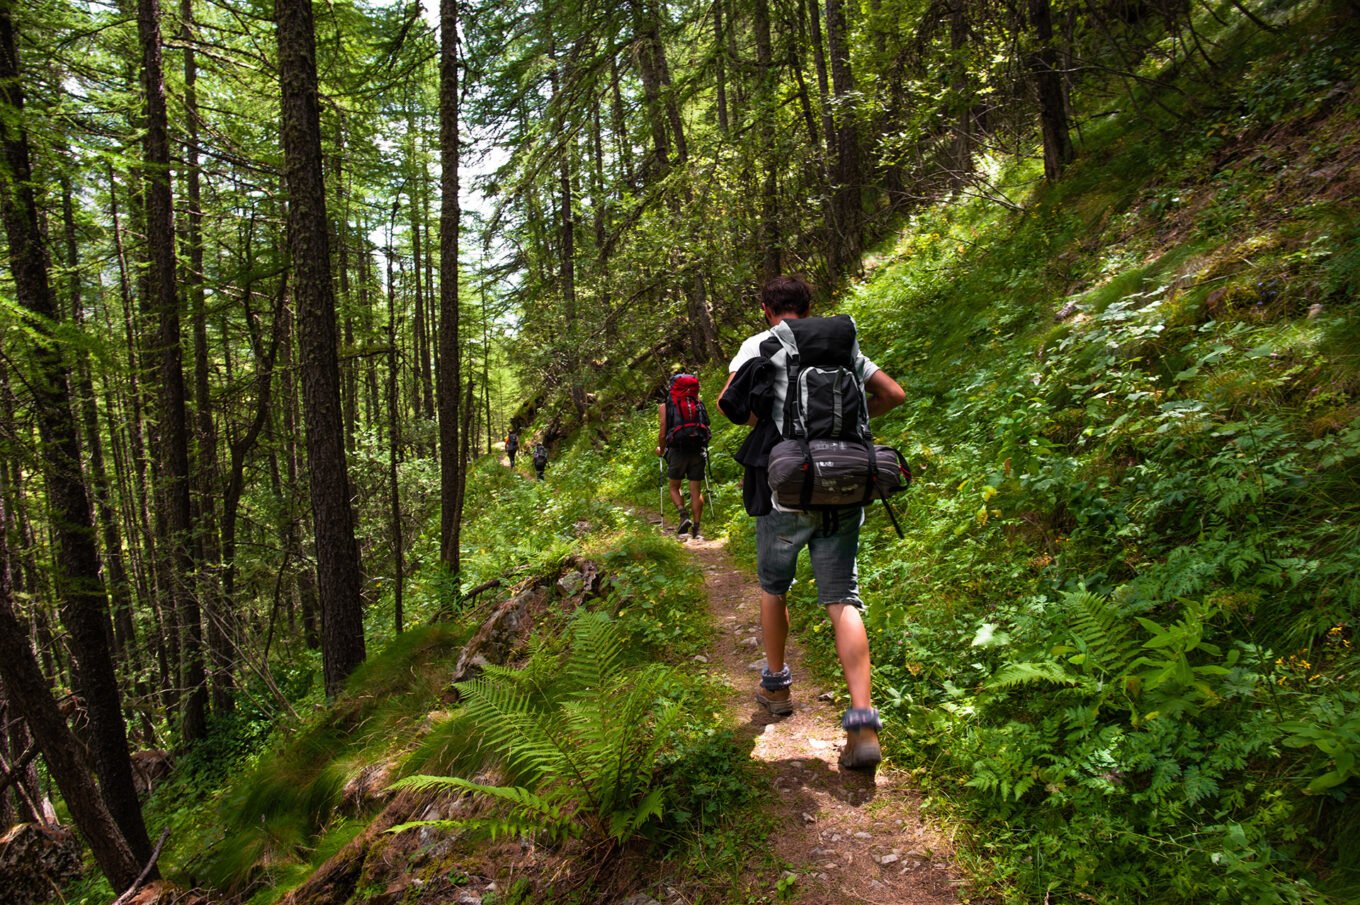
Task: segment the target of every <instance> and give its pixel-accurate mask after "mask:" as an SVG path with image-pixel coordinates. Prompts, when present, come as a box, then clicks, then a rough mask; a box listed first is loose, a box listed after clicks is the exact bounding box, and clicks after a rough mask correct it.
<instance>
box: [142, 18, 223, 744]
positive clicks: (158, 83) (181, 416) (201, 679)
mask: <svg viewBox="0 0 1360 905" xmlns="http://www.w3.org/2000/svg"><path fill="white" fill-rule="evenodd" d="M137 32H138V36H139V38H140V40H141V45H142V92H143V94H144V97H145V103H146V136H145V138H144V139H143V144H142V147H143V152H142V153H143V164H144V166H145V167H146V171H145V186H146V187H145V192H146V244H147V251H148V254H149V257H150V267H149V268H148V270H147V288H148V290H149V291H148V295H149V299H150V301H151V305H152V307H153V308H154V309H155V311H156V315H157V321H158V326H159V333H158V339H157V343H156V347H155V349H154V351H153V354H154V356H155V358H156V359H157V360H158V361H159V362H160V379H161V387H160V390H161V423H160V450H161V456H162V460H161V475H160V477H161V481H162V486H161V492H160V494H159V496H160V499H161V505H162V507H163V509H162V511H163V512H164V519H165V534H166V543H167V545H168V546H169V548H170V550H169V551H168V552H169V554H170V563H171V568H170V580H169V588H170V596H171V600H172V601H173V604H172V605H173V606H174V610H175V613H176V614H177V615H178V617H179V623H180V626H181V627H182V629H183V632H184V634H183V638H182V640H181V643H182V644H183V645H184V647H183V656H184V661H183V668H184V676H183V683H184V688H185V690H186V694H185V697H184V700H183V702H182V706H183V712H182V714H181V716H182V722H181V724H180V732H181V734H182V735H183V736H184V740H185V741H188V742H193V741H195V740H197V739H199V738H202V737H203V734H204V732H205V731H206V729H207V709H208V708H207V704H208V687H207V678H206V675H205V672H204V668H203V623H202V619H201V617H200V613H199V608H198V597H197V594H196V592H195V590H194V588H193V587H192V584H191V581H192V579H191V576H192V575H193V574H194V559H193V554H192V552H191V542H192V537H191V534H190V532H191V531H192V530H193V524H192V522H193V519H192V516H191V506H190V496H189V428H188V416H187V412H186V406H185V386H184V363H183V354H182V352H181V349H180V321H179V297H178V293H177V290H176V285H175V224H174V207H173V202H172V199H171V195H170V138H169V128H168V125H167V118H166V109H165V79H164V75H163V72H162V62H161V30H160V3H159V0H138V4H137ZM199 264H200V267H201V265H202V261H201V257H200V261H199Z"/></svg>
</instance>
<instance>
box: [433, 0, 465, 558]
mask: <svg viewBox="0 0 1360 905" xmlns="http://www.w3.org/2000/svg"><path fill="white" fill-rule="evenodd" d="M439 28H440V47H439V164H440V177H439V187H440V191H441V192H442V195H443V197H442V198H441V199H440V211H439V374H438V384H437V386H436V392H437V393H438V394H439V497H440V501H441V503H442V509H441V514H440V526H439V527H440V560H441V561H442V562H443V563H444V565H445V567H446V568H448V569H449V570H450V571H451V572H453V573H454V574H455V575H456V574H457V573H458V571H459V569H460V567H461V562H460V557H459V539H460V538H459V536H460V534H461V533H462V527H463V508H462V507H463V482H464V480H466V476H465V474H464V471H463V460H462V455H461V452H462V446H461V444H460V443H459V431H460V428H461V424H460V418H459V407H460V405H461V402H462V400H461V398H460V395H461V394H460V392H459V391H460V389H461V386H462V384H461V382H460V380H461V377H462V374H461V368H462V363H461V359H462V356H461V355H460V354H459V348H458V227H459V223H458V220H459V216H460V213H461V211H460V209H459V203H458V152H459V143H458V0H439Z"/></svg>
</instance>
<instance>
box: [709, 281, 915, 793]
mask: <svg viewBox="0 0 1360 905" xmlns="http://www.w3.org/2000/svg"><path fill="white" fill-rule="evenodd" d="M811 303H812V291H811V289H810V288H809V287H808V285H807V284H806V283H804V282H803V281H802V280H800V279H797V278H795V277H787V276H781V277H775V278H774V279H773V280H771V281H770V282H769V283H767V284H766V285H765V286H764V288H762V289H761V291H760V304H761V310H762V311H763V313H764V316H765V322H766V323H767V324H769V325H770V329H769V330H765V331H763V332H761V333H757V334H756V335H754V336H751V337H749V338H748V339H747V340H746V341H745V342H743V343H742V344H741V349H740V350H739V351H738V352H737V354H736V356H735V357H733V359H732V363H731V365H730V366H729V368H728V370H729V372H730V373H729V375H728V378H727V385H726V386H725V387H724V388H723V392H722V396H721V398H720V399H719V400H718V407H719V408H721V409H722V411H723V414H725V415H727V417H728V418H730V419H731V420H732V421H733V422H735V423H737V424H746V425H750V426H751V427H752V428H753V430H752V431H751V433H750V435H749V436H748V437H747V438H746V442H745V443H744V444H743V445H742V447H741V449H740V450H738V452H737V455H736V459H737V461H738V462H740V463H741V464H742V465H743V466H745V469H746V472H745V482H744V486H743V498H744V499H743V502H744V503H745V504H746V511H747V512H748V513H749V514H751V515H753V516H755V517H756V567H757V572H758V577H759V580H760V589H761V594H760V624H761V629H762V632H763V634H764V636H765V667H764V669H762V670H761V678H760V687H759V688H758V689H757V691H756V702H757V703H758V704H760V706H762V707H764V708H765V709H766V710H768V711H769V712H770V713H772V714H775V715H784V714H788V713H792V712H793V701H792V697H791V695H790V692H789V687H790V685H792V683H793V678H792V676H791V674H790V672H789V668H788V665H787V664H786V663H785V662H784V645H785V642H786V640H787V638H788V632H789V611H788V607H787V604H786V601H787V594H788V590H789V587H790V586H791V585H792V584H793V579H794V572H795V569H796V567H797V563H798V553H799V551H800V550H802V549H803V547H807V548H808V555H809V556H810V557H811V560H812V572H813V575H814V576H815V577H816V582H817V599H818V602H819V603H821V604H822V605H823V606H825V607H826V612H827V615H828V616H829V617H830V619H831V625H832V627H833V628H834V629H835V637H836V654H837V656H838V657H839V658H840V661H841V668H842V669H843V670H844V672H845V681H846V684H847V685H849V688H850V708H849V709H848V710H846V711H845V715H844V716H843V717H842V719H841V725H842V726H843V727H844V728H845V730H846V745H845V750H844V751H842V752H841V757H840V763H841V766H842V767H846V768H850V769H872V768H873V767H874V766H875V765H876V764H877V763H878V762H879V760H880V759H881V756H882V755H881V752H880V750H879V743H878V730H879V729H880V728H881V727H882V725H883V724H882V722H881V721H880V719H879V716H878V711H877V710H876V709H875V708H874V706H873V702H872V698H871V696H870V666H869V639H868V635H867V633H866V632H865V629H864V621H863V619H862V618H861V614H860V611H861V610H862V609H863V607H864V602H863V601H862V600H860V597H859V579H858V563H857V562H856V559H857V556H858V553H859V529H860V525H862V524H863V522H864V506H863V503H862V502H861V503H857V504H855V505H850V506H842V507H839V508H824V509H822V510H821V511H810V510H807V509H806V507H804V508H803V509H799V508H793V507H790V506H788V505H780V504H779V502H778V500H777V499H776V498H775V496H774V494H773V492H772V491H771V487H770V484H769V475H768V473H767V470H766V466H767V465H768V464H769V455H770V452H771V450H772V449H774V447H775V445H776V444H777V443H779V442H780V440H781V439H784V438H786V437H797V438H798V439H800V441H801V442H802V444H803V448H804V449H805V450H806V449H807V438H808V437H809V436H814V435H817V431H816V430H808V429H807V428H806V425H814V426H815V425H823V424H826V423H830V422H833V421H834V422H835V423H836V424H837V426H838V428H839V425H840V424H841V422H842V421H845V422H846V423H849V424H854V423H855V422H854V420H853V419H855V418H856V417H862V419H863V431H864V433H865V434H866V435H867V432H868V417H869V416H870V415H881V414H883V413H884V412H886V411H888V410H889V409H892V408H894V407H895V406H898V405H901V403H902V401H903V400H904V399H905V398H906V394H905V393H904V392H903V391H902V388H901V387H900V386H898V384H897V382H896V381H895V380H893V379H892V378H891V377H889V376H888V375H887V374H885V373H884V372H883V371H881V370H879V368H878V366H877V365H875V364H874V363H873V362H872V361H870V360H869V359H867V358H865V357H864V355H863V354H861V353H860V351H859V344H858V341H857V339H856V336H855V326H854V321H853V320H851V319H850V318H849V317H846V316H844V315H841V316H837V317H825V318H822V317H817V318H809V317H808V316H807V314H808V310H809V308H810V306H811ZM808 375H811V376H810V377H809V376H808ZM825 375H831V378H834V379H833V380H831V381H830V383H827V382H825V381H824V382H823V383H821V384H817V385H816V386H814V387H813V389H814V391H816V392H820V391H822V390H823V388H824V387H826V386H828V385H829V386H832V387H833V390H828V391H827V392H829V393H831V394H832V396H834V399H835V405H830V404H821V400H822V399H824V398H831V397H823V396H815V399H816V400H817V401H818V403H819V407H818V410H817V411H815V412H813V411H810V409H811V408H813V406H812V405H809V402H808V398H807V397H806V395H805V393H806V392H807V388H808V385H809V383H810V382H811V381H812V380H814V379H819V378H824V377H825ZM800 378H801V379H800ZM791 380H794V381H797V384H796V387H797V392H793V393H790V392H789V391H788V390H789V386H790V381H791ZM836 381H839V382H836ZM833 391H834V392H833ZM846 400H848V402H847V404H846V405H845V407H844V409H843V408H842V406H841V402H842V401H846ZM823 430H825V429H824V428H823ZM824 435H826V436H831V434H829V433H826V434H824ZM819 464H820V463H819ZM866 498H867V494H866ZM803 499H804V500H806V499H807V497H806V496H804V497H803Z"/></svg>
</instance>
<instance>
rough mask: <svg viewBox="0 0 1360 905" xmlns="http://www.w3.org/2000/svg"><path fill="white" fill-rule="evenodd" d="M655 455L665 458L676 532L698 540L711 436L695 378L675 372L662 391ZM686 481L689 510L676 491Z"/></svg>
mask: <svg viewBox="0 0 1360 905" xmlns="http://www.w3.org/2000/svg"><path fill="white" fill-rule="evenodd" d="M657 422H658V429H657V436H656V454H657V455H658V456H662V457H664V458H665V460H666V464H667V468H666V476H667V477H668V478H669V479H670V490H671V502H672V503H674V504H675V511H676V517H677V525H676V529H675V533H676V534H681V535H683V534H685V533H686V532H688V533H689V536H690V539H691V540H702V539H703V537H702V536H701V535H700V534H699V520H700V517H701V516H702V515H703V513H704V493H703V483H704V466H705V465H707V463H708V439H709V437H710V436H711V431H710V429H709V422H708V410H707V409H706V408H704V403H703V401H702V400H700V399H699V378H697V377H695V376H694V375H693V374H676V375H675V376H674V377H672V378H671V381H670V385H669V386H668V387H667V390H666V401H665V402H663V403H661V405H659V406H658V407H657ZM685 480H688V481H689V511H688V512H686V510H685V498H684V495H683V494H682V493H681V490H680V483H681V481H685Z"/></svg>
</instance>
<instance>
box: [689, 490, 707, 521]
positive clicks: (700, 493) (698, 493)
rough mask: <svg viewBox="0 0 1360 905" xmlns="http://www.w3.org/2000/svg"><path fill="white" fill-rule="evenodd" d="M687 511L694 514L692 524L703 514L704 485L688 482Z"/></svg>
mask: <svg viewBox="0 0 1360 905" xmlns="http://www.w3.org/2000/svg"><path fill="white" fill-rule="evenodd" d="M689 511H690V512H691V513H693V514H694V524H696V525H697V524H699V517H700V516H701V515H703V514H704V485H703V482H702V481H690V482H689Z"/></svg>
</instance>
